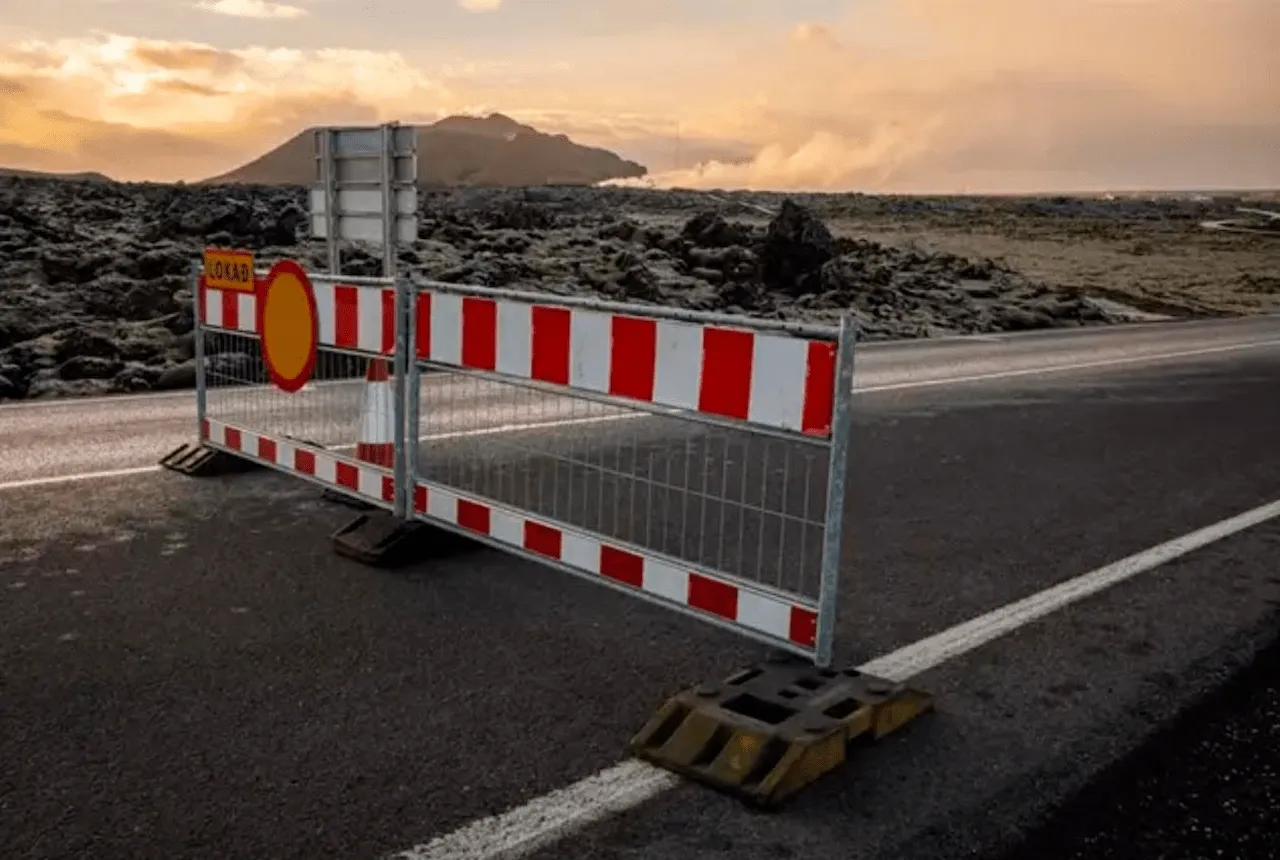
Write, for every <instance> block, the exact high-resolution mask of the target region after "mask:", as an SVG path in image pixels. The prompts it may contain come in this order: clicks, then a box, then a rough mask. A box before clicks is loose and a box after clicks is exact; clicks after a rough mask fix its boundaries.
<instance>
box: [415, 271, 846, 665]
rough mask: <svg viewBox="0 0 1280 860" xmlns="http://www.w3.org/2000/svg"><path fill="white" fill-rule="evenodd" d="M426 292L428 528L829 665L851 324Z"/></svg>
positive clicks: (419, 469)
mask: <svg viewBox="0 0 1280 860" xmlns="http://www.w3.org/2000/svg"><path fill="white" fill-rule="evenodd" d="M415 292H416V295H415V296H414V299H413V311H414V316H413V319H412V320H411V322H410V325H411V328H412V333H411V337H412V338H413V340H414V352H415V356H416V358H417V361H416V362H415V364H414V373H413V375H414V376H415V377H416V379H415V378H411V380H410V384H409V389H410V392H411V394H416V401H417V402H416V403H412V404H410V406H409V414H410V422H411V426H412V427H414V428H416V430H415V431H414V432H415V433H416V435H417V436H418V442H417V445H416V446H411V448H410V452H411V453H410V456H411V458H412V461H413V475H414V480H415V499H414V505H413V508H414V512H415V513H416V514H417V515H419V516H421V517H423V518H424V519H428V520H430V521H433V522H437V523H440V524H443V525H446V526H450V527H454V528H458V529H461V530H464V531H467V532H470V533H472V534H474V535H477V536H479V537H480V538H481V539H484V540H487V541H488V542H490V543H493V544H495V545H497V546H501V547H502V548H504V549H508V550H513V551H516V552H519V553H523V554H526V555H530V556H532V557H535V558H538V559H540V560H543V561H549V562H550V563H552V564H553V565H554V566H557V567H561V568H563V569H565V570H568V571H570V572H572V573H576V574H579V575H583V576H588V577H590V578H593V579H595V580H597V581H603V582H605V583H607V584H610V585H613V586H615V587H620V588H623V589H626V590H628V591H630V592H631V593H633V594H635V595H636V596H638V597H641V598H644V599H649V600H653V601H655V602H658V603H661V604H663V605H665V606H668V607H670V608H674V609H677V610H680V611H684V612H690V613H692V614H694V615H697V616H699V617H701V618H704V619H705V620H708V621H711V622H713V623H718V624H722V625H726V626H729V627H732V628H733V629H735V630H737V631H738V632H741V633H744V634H746V635H749V636H753V637H754V638H758V639H762V640H764V641H767V642H770V643H771V644H774V645H777V646H779V647H782V648H786V649H789V650H793V651H798V652H800V653H803V654H806V655H808V656H812V657H814V658H815V660H816V661H817V662H819V663H825V662H826V661H829V659H830V651H831V639H832V636H833V614H834V609H835V594H836V588H837V585H838V571H839V563H840V551H841V549H842V525H843V516H842V513H843V512H842V508H843V500H844V499H843V494H844V492H845V490H846V489H847V487H846V483H845V480H844V464H845V462H846V459H847V455H848V433H849V423H850V422H849V421H848V420H847V415H848V400H849V398H850V397H851V395H852V329H851V327H849V326H847V325H846V327H845V329H844V330H837V329H810V330H808V331H806V332H804V334H805V335H807V336H804V337H801V336H798V335H797V334H796V333H794V332H791V331H786V330H784V329H783V327H781V326H770V324H769V323H767V322H762V321H756V320H751V319H749V318H737V317H734V318H728V317H719V316H717V317H711V316H709V315H708V316H699V315H696V314H680V315H678V316H677V315H674V314H669V313H668V314H666V315H665V316H664V315H663V312H657V313H655V312H654V310H653V309H651V308H647V307H641V306H618V305H605V304H603V303H593V302H588V301H581V300H580V301H576V302H565V303H564V304H556V305H551V304H547V303H546V302H547V299H546V297H541V301H537V300H535V299H536V298H538V297H529V296H527V295H524V294H516V293H507V292H504V291H496V290H488V289H480V288H476V289H472V288H462V287H457V286H453V285H450V286H447V287H443V286H441V285H430V286H419V287H418V288H417V289H416V291H415ZM558 301H559V300H558V299H557V302H558ZM837 379H840V380H842V381H840V382H838V381H837ZM845 382H847V385H844V383H845ZM842 385H844V387H843V388H842V387H841V386H842ZM842 392H843V393H842ZM833 452H834V453H835V455H836V457H837V458H838V459H839V462H836V461H835V460H833V456H832V455H833ZM833 472H834V473H835V474H837V475H838V479H837V480H836V481H834V482H833V481H832V480H831V475H832V474H833ZM833 514H834V516H832V515H833ZM820 615H821V616H822V618H821V619H820V617H819V616H820Z"/></svg>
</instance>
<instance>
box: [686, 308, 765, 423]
mask: <svg viewBox="0 0 1280 860" xmlns="http://www.w3.org/2000/svg"><path fill="white" fill-rule="evenodd" d="M754 357H755V335H753V334H752V333H751V332H749V331H735V330H733V329H727V328H711V327H707V328H704V329H703V330H702V376H701V378H700V379H699V381H698V411H700V412H708V413H711V414H712V415H723V416H725V417H726V418H739V419H742V420H744V421H745V420H746V418H747V413H748V412H749V411H750V409H751V370H752V361H753V359H754Z"/></svg>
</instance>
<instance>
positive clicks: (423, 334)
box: [414, 293, 431, 359]
mask: <svg viewBox="0 0 1280 860" xmlns="http://www.w3.org/2000/svg"><path fill="white" fill-rule="evenodd" d="M416 310H417V314H418V320H417V331H416V332H414V340H416V341H417V343H416V344H415V345H414V349H416V350H417V353H416V354H417V356H418V358H422V359H428V358H430V357H431V293H418V306H417V309H416Z"/></svg>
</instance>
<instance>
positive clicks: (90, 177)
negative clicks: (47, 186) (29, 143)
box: [0, 167, 115, 182]
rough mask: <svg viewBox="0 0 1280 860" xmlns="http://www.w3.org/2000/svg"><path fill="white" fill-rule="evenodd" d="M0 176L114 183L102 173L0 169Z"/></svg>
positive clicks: (14, 168)
mask: <svg viewBox="0 0 1280 860" xmlns="http://www.w3.org/2000/svg"><path fill="white" fill-rule="evenodd" d="M0 176H20V177H22V178H23V179H69V180H72V181H76V182H115V180H114V179H112V178H111V177H110V176H106V175H105V174H102V173H49V172H47V171H44V170H22V169H21V168H17V167H0Z"/></svg>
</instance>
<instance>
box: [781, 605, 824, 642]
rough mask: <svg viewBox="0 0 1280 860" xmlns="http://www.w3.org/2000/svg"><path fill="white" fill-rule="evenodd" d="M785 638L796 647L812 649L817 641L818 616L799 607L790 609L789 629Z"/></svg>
mask: <svg viewBox="0 0 1280 860" xmlns="http://www.w3.org/2000/svg"><path fill="white" fill-rule="evenodd" d="M787 638H788V639H790V640H791V641H792V642H794V643H796V644H797V645H803V646H805V647H806V648H812V647H813V646H814V644H815V643H817V641H818V614H817V613H816V612H811V611H810V610H808V609H805V608H803V607H800V606H793V607H791V629H790V631H789V632H788V633H787Z"/></svg>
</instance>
